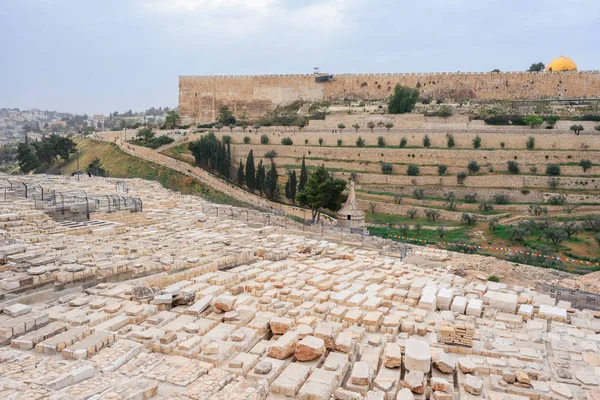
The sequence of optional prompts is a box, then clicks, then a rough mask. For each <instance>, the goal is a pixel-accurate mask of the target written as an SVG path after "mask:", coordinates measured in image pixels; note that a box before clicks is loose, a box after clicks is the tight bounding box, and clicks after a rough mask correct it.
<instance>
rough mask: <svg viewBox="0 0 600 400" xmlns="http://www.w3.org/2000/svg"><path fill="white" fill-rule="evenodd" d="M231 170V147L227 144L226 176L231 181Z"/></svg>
mask: <svg viewBox="0 0 600 400" xmlns="http://www.w3.org/2000/svg"><path fill="white" fill-rule="evenodd" d="M230 169H231V145H230V144H229V143H227V152H226V153H225V176H226V177H227V180H229V170H230Z"/></svg>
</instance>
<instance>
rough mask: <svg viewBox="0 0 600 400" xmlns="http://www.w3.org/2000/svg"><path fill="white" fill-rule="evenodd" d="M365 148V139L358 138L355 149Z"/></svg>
mask: <svg viewBox="0 0 600 400" xmlns="http://www.w3.org/2000/svg"><path fill="white" fill-rule="evenodd" d="M364 146H365V139H363V138H362V137H360V136H359V137H358V139H356V147H364Z"/></svg>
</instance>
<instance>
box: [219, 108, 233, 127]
mask: <svg viewBox="0 0 600 400" xmlns="http://www.w3.org/2000/svg"><path fill="white" fill-rule="evenodd" d="M217 122H219V123H220V124H221V125H223V126H228V125H232V124H233V125H235V117H234V116H233V112H231V110H229V107H227V106H223V107H221V108H220V109H219V116H218V117H217Z"/></svg>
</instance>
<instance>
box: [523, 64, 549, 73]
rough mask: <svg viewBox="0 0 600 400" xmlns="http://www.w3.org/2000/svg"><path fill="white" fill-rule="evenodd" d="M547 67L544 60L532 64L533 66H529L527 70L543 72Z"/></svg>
mask: <svg viewBox="0 0 600 400" xmlns="http://www.w3.org/2000/svg"><path fill="white" fill-rule="evenodd" d="M545 67H546V66H545V65H544V63H543V62H538V63H534V64H531V66H530V67H529V69H528V70H527V72H541V71H543V70H544V68H545Z"/></svg>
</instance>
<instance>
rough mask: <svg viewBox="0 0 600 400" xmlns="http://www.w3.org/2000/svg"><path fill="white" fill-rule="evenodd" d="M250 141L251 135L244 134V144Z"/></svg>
mask: <svg viewBox="0 0 600 400" xmlns="http://www.w3.org/2000/svg"><path fill="white" fill-rule="evenodd" d="M248 143H250V136H244V144H248Z"/></svg>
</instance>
